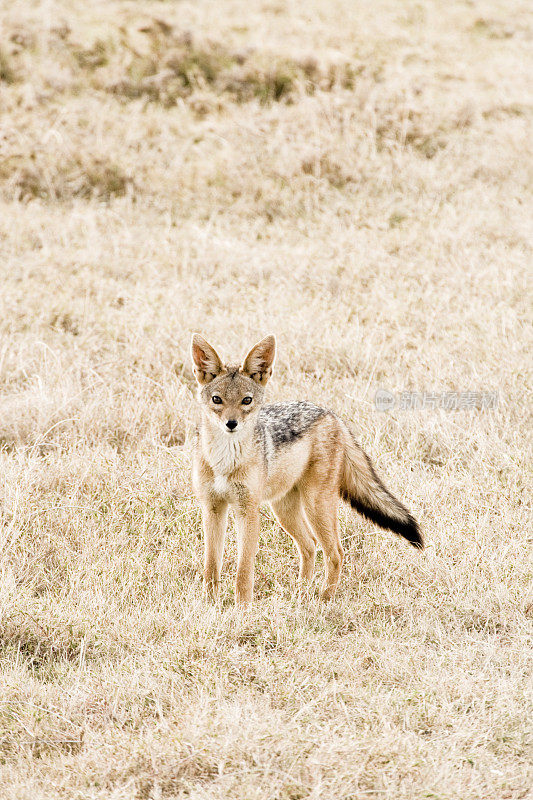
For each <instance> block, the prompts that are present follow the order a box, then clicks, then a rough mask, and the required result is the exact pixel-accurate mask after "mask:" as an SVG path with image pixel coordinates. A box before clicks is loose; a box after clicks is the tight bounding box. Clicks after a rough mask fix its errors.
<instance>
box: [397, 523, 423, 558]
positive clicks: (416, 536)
mask: <svg viewBox="0 0 533 800" xmlns="http://www.w3.org/2000/svg"><path fill="white" fill-rule="evenodd" d="M399 533H400V535H401V536H403V537H404V538H405V539H407V541H408V542H409V544H412V545H413V547H416V548H417V550H423V549H424V537H423V536H422V532H421V530H420V527H419V525H418V522H417V521H416V519H414V517H410V519H409V522H407V523H406V524H405V525H402V530H401V531H399Z"/></svg>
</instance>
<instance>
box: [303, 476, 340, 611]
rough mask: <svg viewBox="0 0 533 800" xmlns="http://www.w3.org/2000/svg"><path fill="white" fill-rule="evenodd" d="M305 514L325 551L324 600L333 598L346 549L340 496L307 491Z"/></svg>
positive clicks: (304, 502) (304, 497)
mask: <svg viewBox="0 0 533 800" xmlns="http://www.w3.org/2000/svg"><path fill="white" fill-rule="evenodd" d="M303 504H304V509H305V514H306V516H307V519H308V520H309V523H310V525H311V527H312V529H313V531H314V533H315V535H316V538H317V539H318V541H319V542H320V545H321V547H322V550H323V551H324V562H325V568H326V577H325V582H324V585H323V587H322V592H321V598H322V600H331V599H332V598H333V597H334V595H335V591H336V589H337V585H338V583H339V579H340V575H341V569H342V562H343V560H344V550H343V549H342V544H341V540H340V535H339V519H338V514H337V510H338V505H339V502H338V497H337V496H336V495H335V494H333V493H332V492H325V493H324V492H321V491H309V490H308V491H306V492H304V494H303Z"/></svg>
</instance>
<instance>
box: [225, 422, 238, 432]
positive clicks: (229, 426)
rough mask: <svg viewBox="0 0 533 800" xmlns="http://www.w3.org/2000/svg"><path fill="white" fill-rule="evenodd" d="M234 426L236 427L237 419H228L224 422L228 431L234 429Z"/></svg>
mask: <svg viewBox="0 0 533 800" xmlns="http://www.w3.org/2000/svg"><path fill="white" fill-rule="evenodd" d="M236 427H237V420H236V419H228V421H227V422H226V428H228V430H230V431H234V430H235V428H236Z"/></svg>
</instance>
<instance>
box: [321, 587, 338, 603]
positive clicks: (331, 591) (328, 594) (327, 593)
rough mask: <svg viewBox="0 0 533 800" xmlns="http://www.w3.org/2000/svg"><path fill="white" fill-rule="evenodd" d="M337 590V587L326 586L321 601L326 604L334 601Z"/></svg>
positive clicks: (322, 591)
mask: <svg viewBox="0 0 533 800" xmlns="http://www.w3.org/2000/svg"><path fill="white" fill-rule="evenodd" d="M336 589H337V587H336V586H324V587H323V589H322V590H321V592H320V599H321V600H324V602H328V601H329V600H333V598H334V597H335V590H336Z"/></svg>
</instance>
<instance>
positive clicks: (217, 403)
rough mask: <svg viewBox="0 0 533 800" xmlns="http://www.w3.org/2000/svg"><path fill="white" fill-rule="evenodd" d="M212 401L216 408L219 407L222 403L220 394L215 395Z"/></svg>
mask: <svg viewBox="0 0 533 800" xmlns="http://www.w3.org/2000/svg"><path fill="white" fill-rule="evenodd" d="M211 400H212V401H213V403H214V404H215V405H216V406H219V405H220V404H221V402H222V398H221V397H220V396H219V395H218V394H214V395H213V397H212V398H211Z"/></svg>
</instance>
